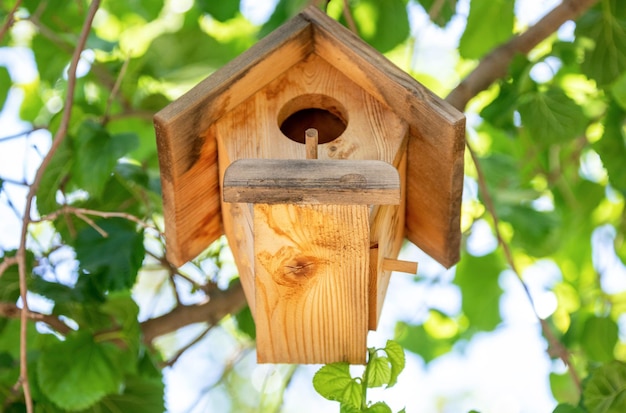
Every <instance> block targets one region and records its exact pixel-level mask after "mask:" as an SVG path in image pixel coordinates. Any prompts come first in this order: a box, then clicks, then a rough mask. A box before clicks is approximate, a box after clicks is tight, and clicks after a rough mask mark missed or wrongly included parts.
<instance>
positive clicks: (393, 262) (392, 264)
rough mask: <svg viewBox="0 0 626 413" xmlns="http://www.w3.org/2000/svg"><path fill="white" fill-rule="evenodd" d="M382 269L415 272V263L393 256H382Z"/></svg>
mask: <svg viewBox="0 0 626 413" xmlns="http://www.w3.org/2000/svg"><path fill="white" fill-rule="evenodd" d="M383 270H385V271H396V272H405V273H407V274H417V263H416V262H413V261H403V260H397V259H395V258H383Z"/></svg>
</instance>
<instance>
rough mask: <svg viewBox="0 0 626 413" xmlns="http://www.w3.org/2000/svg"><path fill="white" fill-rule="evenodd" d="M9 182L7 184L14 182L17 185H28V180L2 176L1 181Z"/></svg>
mask: <svg viewBox="0 0 626 413" xmlns="http://www.w3.org/2000/svg"><path fill="white" fill-rule="evenodd" d="M5 182H6V183H7V184H13V185H17V186H28V182H26V181H16V180H15V179H11V178H5V177H2V176H0V183H5Z"/></svg>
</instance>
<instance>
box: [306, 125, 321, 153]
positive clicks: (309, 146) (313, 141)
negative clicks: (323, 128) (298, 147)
mask: <svg viewBox="0 0 626 413" xmlns="http://www.w3.org/2000/svg"><path fill="white" fill-rule="evenodd" d="M305 135H306V136H305V145H306V158H307V159H317V144H318V142H319V136H318V133H317V129H315V128H309V129H307V130H306V134H305Z"/></svg>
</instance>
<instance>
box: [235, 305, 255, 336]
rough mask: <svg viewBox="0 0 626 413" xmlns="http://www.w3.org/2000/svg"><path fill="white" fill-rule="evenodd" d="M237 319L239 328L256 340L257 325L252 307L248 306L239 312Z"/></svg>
mask: <svg viewBox="0 0 626 413" xmlns="http://www.w3.org/2000/svg"><path fill="white" fill-rule="evenodd" d="M235 319H236V320H237V327H239V330H240V331H242V332H243V333H245V334H246V335H248V337H250V338H251V339H253V340H254V339H255V338H256V325H255V324H254V318H253V317H252V312H251V311H250V307H248V306H246V307H245V308H244V309H243V310H241V311H240V312H238V313H237V315H235Z"/></svg>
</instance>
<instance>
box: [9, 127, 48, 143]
mask: <svg viewBox="0 0 626 413" xmlns="http://www.w3.org/2000/svg"><path fill="white" fill-rule="evenodd" d="M42 129H45V128H43V127H41V126H37V127H34V128H31V129H28V130H25V131H22V132H18V133H16V134H13V135H7V136H3V137H1V138H0V143H2V142H6V141H10V140H13V139H18V138H21V137H22V136H24V135H30V134H31V133H33V132H36V131H38V130H42Z"/></svg>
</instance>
